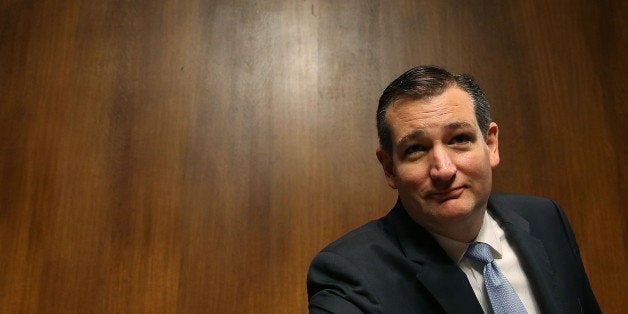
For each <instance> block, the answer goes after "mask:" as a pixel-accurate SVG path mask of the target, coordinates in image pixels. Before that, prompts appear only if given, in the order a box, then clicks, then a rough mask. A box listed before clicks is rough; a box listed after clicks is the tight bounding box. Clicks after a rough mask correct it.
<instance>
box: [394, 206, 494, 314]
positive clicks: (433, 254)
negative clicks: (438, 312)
mask: <svg viewBox="0 0 628 314" xmlns="http://www.w3.org/2000/svg"><path fill="white" fill-rule="evenodd" d="M391 218H392V219H394V220H395V221H394V222H393V223H391V226H395V227H394V228H395V229H396V233H397V235H398V237H399V242H400V244H401V247H402V249H403V250H404V253H405V254H406V256H407V257H408V258H409V259H410V260H412V261H413V262H415V263H416V265H417V266H418V269H417V272H416V278H417V280H418V282H417V284H418V285H421V286H422V287H424V288H425V289H426V290H428V291H429V292H430V293H431V294H432V296H433V297H434V299H435V300H436V301H437V302H438V303H439V304H440V305H441V307H442V308H443V309H444V310H445V312H447V313H483V311H482V307H481V306H480V303H479V302H478V300H477V298H476V297H475V293H474V292H473V288H471V285H470V284H469V280H468V279H467V276H466V275H465V274H464V272H463V271H462V270H461V269H460V268H459V267H458V265H456V263H454V262H453V261H452V260H451V259H450V258H449V256H448V255H447V253H446V252H445V251H444V250H443V249H442V248H441V247H440V245H438V243H437V242H436V241H435V240H434V239H433V238H432V236H431V235H430V234H429V232H427V231H426V230H425V229H424V228H423V227H421V226H420V225H419V224H417V223H416V222H414V220H412V218H410V216H409V215H408V214H407V213H406V211H405V209H404V208H403V207H402V205H401V202H398V203H397V206H396V208H395V209H394V214H393V215H392V217H391Z"/></svg>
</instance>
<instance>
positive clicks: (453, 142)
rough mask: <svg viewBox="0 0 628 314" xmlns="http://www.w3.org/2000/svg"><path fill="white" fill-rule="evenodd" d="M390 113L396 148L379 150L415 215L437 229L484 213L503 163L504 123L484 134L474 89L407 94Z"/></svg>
mask: <svg viewBox="0 0 628 314" xmlns="http://www.w3.org/2000/svg"><path fill="white" fill-rule="evenodd" d="M386 118H387V121H388V124H389V126H390V131H391V136H392V142H393V152H392V156H391V155H389V154H388V153H386V152H384V151H382V150H381V149H379V150H378V151H377V156H378V159H379V160H380V162H381V163H382V166H383V167H384V172H385V174H386V180H387V182H388V185H390V186H391V187H392V188H394V189H397V190H398V192H399V197H400V199H401V201H402V203H403V205H404V207H405V208H406V210H407V211H408V213H409V214H410V216H412V218H413V219H414V220H416V221H417V222H418V223H419V224H421V225H423V226H424V227H425V228H427V229H428V230H431V231H437V230H441V229H442V228H443V226H447V224H448V223H452V222H459V221H463V220H465V219H466V220H470V219H473V218H472V217H477V216H479V214H478V213H482V211H483V210H484V208H486V203H487V201H488V196H489V194H490V191H491V170H492V168H494V167H496V166H497V165H498V164H499V152H498V147H497V135H498V128H497V124H495V123H491V125H490V127H489V131H488V137H487V139H486V140H484V138H483V136H482V133H481V131H480V128H479V126H478V123H477V119H476V117H475V112H474V108H473V103H472V100H471V97H470V96H469V94H467V93H466V92H464V91H463V90H461V89H460V88H458V87H450V88H448V89H447V90H445V92H443V93H442V94H441V95H438V96H434V97H431V98H427V99H422V100H404V99H401V100H398V101H397V102H395V103H394V104H392V105H391V106H390V107H389V108H388V111H387V113H386ZM474 214H475V215H474Z"/></svg>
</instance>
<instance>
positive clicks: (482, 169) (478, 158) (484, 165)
mask: <svg viewBox="0 0 628 314" xmlns="http://www.w3.org/2000/svg"><path fill="white" fill-rule="evenodd" d="M456 166H457V167H458V171H460V172H462V173H464V174H466V175H467V176H470V177H474V178H477V179H483V178H489V177H490V176H491V163H490V160H489V158H488V156H487V155H486V154H482V153H478V154H467V155H464V156H461V158H459V159H458V162H457V163H456Z"/></svg>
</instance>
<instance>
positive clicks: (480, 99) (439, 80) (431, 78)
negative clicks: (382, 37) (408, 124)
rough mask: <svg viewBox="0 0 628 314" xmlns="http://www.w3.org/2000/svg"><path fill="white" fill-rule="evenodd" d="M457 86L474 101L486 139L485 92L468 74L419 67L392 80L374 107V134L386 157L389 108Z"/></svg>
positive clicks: (488, 120)
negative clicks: (375, 113)
mask: <svg viewBox="0 0 628 314" xmlns="http://www.w3.org/2000/svg"><path fill="white" fill-rule="evenodd" d="M452 86H457V87H459V88H460V89H462V90H464V91H465V92H467V94H469V95H470V96H471V98H472V99H473V105H474V110H475V118H476V120H477V122H478V125H479V126H480V130H481V131H482V135H483V136H484V138H485V139H486V132H487V131H488V125H489V123H491V113H490V110H489V109H490V107H489V104H488V101H487V100H486V97H485V96H484V92H483V91H482V89H481V88H480V86H479V85H478V83H477V82H475V80H474V79H473V77H471V76H470V75H467V74H459V75H454V74H451V73H449V72H448V71H446V70H445V69H442V68H439V67H436V66H429V65H428V66H418V67H414V68H412V69H410V70H408V71H407V72H406V73H404V74H402V75H401V76H399V77H398V78H397V79H396V80H394V81H392V83H390V85H388V87H386V89H385V90H384V92H383V93H382V96H381V97H380V98H379V106H378V107H377V135H378V136H379V144H380V146H381V147H382V149H384V150H385V151H386V152H388V153H389V154H390V153H391V150H392V142H391V138H390V128H389V126H388V122H387V121H386V112H387V110H388V107H389V106H390V105H391V104H392V103H394V102H395V101H397V100H399V99H414V100H420V99H425V98H429V97H432V96H437V95H440V94H441V93H442V92H444V91H445V89H447V88H449V87H452Z"/></svg>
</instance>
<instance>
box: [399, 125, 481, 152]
mask: <svg viewBox="0 0 628 314" xmlns="http://www.w3.org/2000/svg"><path fill="white" fill-rule="evenodd" d="M445 128H447V129H448V130H450V131H454V130H459V129H471V130H473V129H475V128H474V126H473V125H472V124H471V123H469V122H466V121H455V122H451V123H449V124H447V125H446V126H445ZM426 133H427V132H426V131H425V130H424V129H416V130H414V131H412V132H410V133H408V134H406V135H404V136H403V137H402V138H401V139H400V140H399V142H398V143H397V146H401V145H403V144H404V143H406V142H408V141H411V140H414V139H416V138H419V137H422V136H425V134H426Z"/></svg>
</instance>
